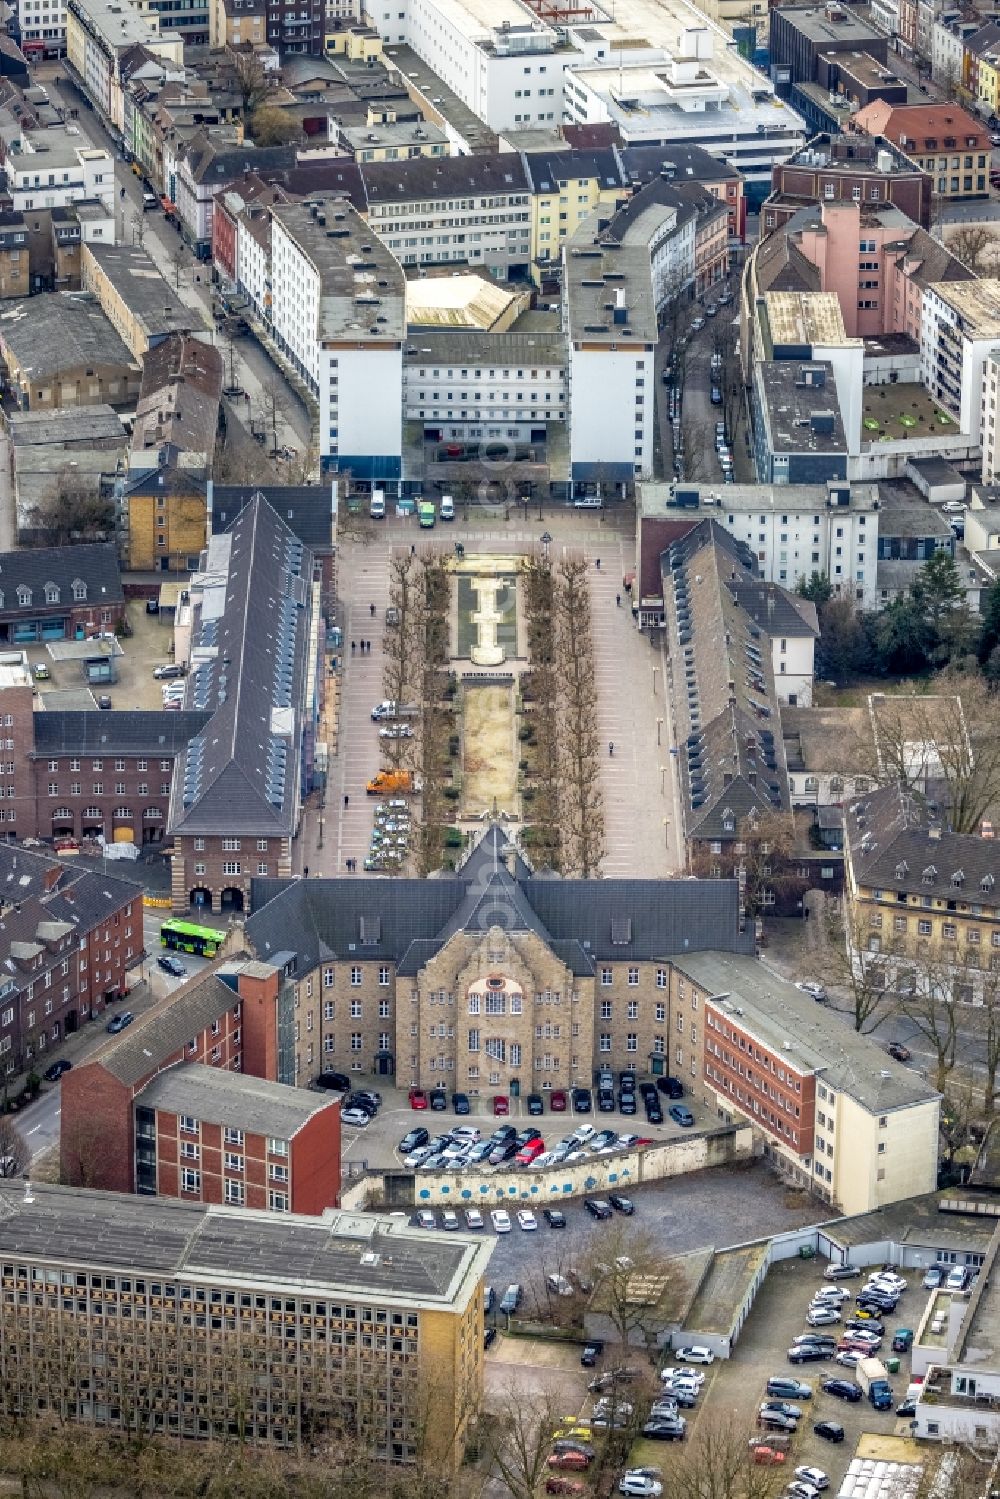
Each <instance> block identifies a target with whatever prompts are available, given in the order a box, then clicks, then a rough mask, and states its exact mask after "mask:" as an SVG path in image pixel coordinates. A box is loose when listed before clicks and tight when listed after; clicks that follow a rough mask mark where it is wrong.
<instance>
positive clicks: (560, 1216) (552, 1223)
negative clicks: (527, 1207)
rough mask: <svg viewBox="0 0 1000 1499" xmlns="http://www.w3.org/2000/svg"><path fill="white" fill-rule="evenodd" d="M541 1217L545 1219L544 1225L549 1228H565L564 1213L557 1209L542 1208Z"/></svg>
mask: <svg viewBox="0 0 1000 1499" xmlns="http://www.w3.org/2000/svg"><path fill="white" fill-rule="evenodd" d="M542 1217H543V1218H544V1219H545V1221H546V1223H547V1224H548V1225H549V1228H565V1227H566V1214H565V1213H564V1212H562V1211H561V1210H560V1209H559V1208H543V1209H542Z"/></svg>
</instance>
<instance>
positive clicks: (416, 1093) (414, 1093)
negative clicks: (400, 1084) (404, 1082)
mask: <svg viewBox="0 0 1000 1499" xmlns="http://www.w3.org/2000/svg"><path fill="white" fill-rule="evenodd" d="M409 1097H410V1108H411V1109H426V1107H427V1094H426V1093H425V1092H424V1090H423V1088H411V1089H410V1094H409Z"/></svg>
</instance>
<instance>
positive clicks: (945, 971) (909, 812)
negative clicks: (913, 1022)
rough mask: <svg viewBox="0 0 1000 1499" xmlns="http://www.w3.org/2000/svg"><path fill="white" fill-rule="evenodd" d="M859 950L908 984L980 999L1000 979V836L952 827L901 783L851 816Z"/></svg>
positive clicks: (847, 868) (850, 892)
mask: <svg viewBox="0 0 1000 1499" xmlns="http://www.w3.org/2000/svg"><path fill="white" fill-rule="evenodd" d="M844 875H845V897H846V899H847V901H848V902H849V920H848V939H849V943H850V946H851V950H852V957H853V960H854V962H855V963H856V964H857V965H860V966H861V967H863V968H864V970H865V971H866V972H868V973H872V972H874V973H875V974H877V975H878V976H879V977H880V979H881V980H884V982H885V983H886V984H887V985H891V986H893V987H895V988H896V989H897V990H902V991H903V992H907V991H912V990H913V988H914V987H916V988H917V989H920V988H921V987H924V986H926V985H927V984H928V983H933V984H934V985H935V986H936V987H938V988H941V987H945V988H946V989H947V990H948V991H949V992H950V995H951V997H952V998H953V999H954V1000H957V1001H960V1002H965V1003H969V1002H974V1001H975V1000H976V999H977V998H980V997H981V994H982V990H983V988H984V987H985V986H986V985H987V984H995V983H997V982H998V979H1000V845H998V844H997V843H996V842H995V840H994V839H993V838H992V837H991V836H990V837H980V836H977V835H975V834H971V833H953V832H951V830H950V829H949V828H948V826H947V824H946V823H945V822H944V821H943V820H942V819H941V817H940V815H936V816H932V815H931V814H930V813H929V812H928V809H927V803H926V802H925V801H924V800H923V799H922V798H920V797H917V796H912V795H908V794H907V793H906V792H904V791H903V790H901V789H900V788H899V787H896V786H887V787H884V788H882V789H881V790H879V791H873V792H870V793H869V794H868V795H866V796H865V797H863V798H861V799H860V800H858V801H855V802H853V803H852V804H851V806H850V807H849V809H848V811H847V813H846V815H845V818H844Z"/></svg>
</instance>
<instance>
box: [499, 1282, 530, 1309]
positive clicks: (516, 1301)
mask: <svg viewBox="0 0 1000 1499" xmlns="http://www.w3.org/2000/svg"><path fill="white" fill-rule="evenodd" d="M523 1294H524V1293H523V1292H522V1290H521V1287H520V1286H519V1285H518V1283H517V1281H514V1282H513V1283H512V1284H511V1285H509V1286H508V1287H507V1289H506V1291H504V1293H503V1295H502V1296H501V1297H500V1310H501V1311H502V1312H505V1313H506V1314H507V1316H508V1317H512V1316H513V1315H514V1313H515V1312H516V1311H517V1309H518V1307H519V1306H520V1304H521V1297H522V1295H523Z"/></svg>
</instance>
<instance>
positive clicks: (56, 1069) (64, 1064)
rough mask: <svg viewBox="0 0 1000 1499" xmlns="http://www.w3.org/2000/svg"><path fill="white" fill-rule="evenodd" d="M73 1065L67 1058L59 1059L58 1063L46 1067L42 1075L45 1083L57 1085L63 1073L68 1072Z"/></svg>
mask: <svg viewBox="0 0 1000 1499" xmlns="http://www.w3.org/2000/svg"><path fill="white" fill-rule="evenodd" d="M72 1065H73V1063H72V1062H71V1061H70V1060H69V1058H68V1057H60V1058H59V1060H58V1062H53V1063H52V1066H51V1067H46V1069H45V1071H44V1072H43V1073H42V1076H43V1077H44V1079H45V1081H46V1082H47V1083H57V1082H58V1081H59V1079H60V1078H61V1077H62V1075H63V1073H64V1072H68V1071H69V1070H70V1068H71V1067H72Z"/></svg>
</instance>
